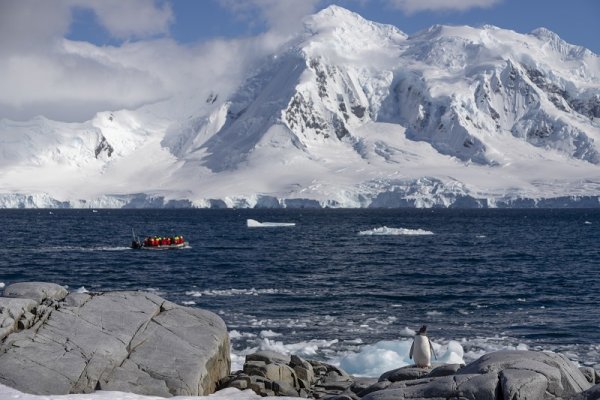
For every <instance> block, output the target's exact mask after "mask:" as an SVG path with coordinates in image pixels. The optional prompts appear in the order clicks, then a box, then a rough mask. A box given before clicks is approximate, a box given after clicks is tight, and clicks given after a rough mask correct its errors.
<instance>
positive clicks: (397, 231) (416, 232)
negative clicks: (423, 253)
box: [358, 226, 433, 236]
mask: <svg viewBox="0 0 600 400" xmlns="http://www.w3.org/2000/svg"><path fill="white" fill-rule="evenodd" d="M358 234H359V235H364V236H379V235H392V236H394V235H396V236H400V235H406V236H420V235H433V232H431V231H426V230H424V229H406V228H388V227H387V226H382V227H380V228H373V229H369V230H367V231H361V232H358Z"/></svg>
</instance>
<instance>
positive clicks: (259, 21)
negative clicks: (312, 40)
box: [68, 0, 600, 54]
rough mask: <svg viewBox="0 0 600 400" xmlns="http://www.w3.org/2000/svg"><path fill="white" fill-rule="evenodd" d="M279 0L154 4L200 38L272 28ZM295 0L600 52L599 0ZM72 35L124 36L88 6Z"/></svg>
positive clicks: (174, 27)
mask: <svg viewBox="0 0 600 400" xmlns="http://www.w3.org/2000/svg"><path fill="white" fill-rule="evenodd" d="M277 1H279V2H281V1H284V0H272V1H269V0H265V1H261V0H256V1H247V0H246V1H242V0H237V1H236V0H169V1H158V2H156V4H159V5H165V4H166V5H168V6H169V7H170V8H171V12H172V14H173V19H172V21H171V23H170V24H169V27H168V32H164V33H163V34H164V35H167V36H170V37H172V38H173V39H175V40H176V41H178V42H179V43H196V42H199V41H207V40H211V39H213V38H215V37H227V38H234V37H244V36H253V35H257V34H260V33H262V32H264V31H266V30H268V29H269V22H270V21H269V20H268V18H269V17H265V16H264V15H262V14H263V9H264V8H268V7H270V3H272V2H277ZM293 1H294V2H296V3H305V7H290V8H291V9H290V10H289V11H290V13H298V14H302V11H307V12H308V11H310V12H314V11H318V10H319V9H322V8H324V7H326V6H328V5H330V4H337V5H340V6H342V7H345V8H347V9H350V10H352V11H355V12H357V13H359V14H361V15H362V16H363V17H365V18H366V19H370V20H372V21H376V22H381V23H386V24H391V25H395V26H397V27H398V28H400V29H401V30H402V31H404V32H405V33H407V34H412V33H415V32H418V31H419V30H421V29H425V28H428V27H429V26H431V25H434V24H451V25H472V26H478V25H483V24H492V25H496V26H499V27H501V28H507V29H512V30H515V31H517V32H521V33H527V32H530V31H531V30H533V29H535V28H538V27H542V26H543V27H546V28H548V29H550V30H552V31H554V32H556V33H557V34H558V35H559V36H560V37H561V38H563V39H564V40H566V41H567V42H569V43H572V44H577V45H581V46H584V47H587V48H589V49H590V50H592V51H594V52H595V53H596V54H600V23H599V21H600V1H598V0H570V1H563V0H457V1H452V0H446V1H444V0H421V1H418V2H417V1H415V4H425V5H427V4H428V3H429V4H430V5H429V9H422V10H419V9H418V8H417V9H416V10H412V9H411V8H410V7H411V5H410V3H411V1H410V0H408V1H403V0H339V1H333V0H323V1H315V0H293ZM236 3H237V4H236ZM240 4H244V5H243V6H241V5H240ZM452 4H455V5H456V8H452ZM440 5H442V6H440ZM412 7H414V6H412ZM299 8H300V9H301V10H300V11H299V10H298V9H299ZM300 17H301V15H298V18H300ZM270 18H277V16H276V15H274V16H272V17H270ZM158 36H160V35H158ZM68 37H69V38H72V39H76V40H86V41H90V42H92V43H95V44H100V45H102V44H117V43H119V41H120V39H119V38H115V37H113V36H111V34H110V33H109V32H108V31H107V30H106V29H105V28H104V27H102V26H101V25H100V24H98V22H97V21H96V18H95V16H94V12H93V11H92V10H90V9H84V8H79V9H75V11H74V18H73V22H72V24H71V27H70V31H69V34H68Z"/></svg>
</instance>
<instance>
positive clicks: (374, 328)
mask: <svg viewBox="0 0 600 400" xmlns="http://www.w3.org/2000/svg"><path fill="white" fill-rule="evenodd" d="M248 218H252V219H256V220H258V221H270V222H295V223H296V226H295V227H281V228H259V229H249V228H247V227H246V219H248ZM0 222H1V223H2V227H3V231H2V237H3V239H2V240H3V242H4V246H3V247H2V248H0V282H4V283H5V284H10V283H13V282H18V281H34V280H37V281H51V282H56V283H59V284H62V285H68V286H69V288H70V289H71V290H75V289H77V288H81V287H85V288H86V289H87V290H90V291H96V290H97V291H104V290H152V291H155V292H156V293H158V294H160V295H161V296H163V297H166V298H168V299H170V300H172V301H175V302H178V303H180V304H182V303H184V302H185V303H186V304H188V305H194V306H198V307H202V308H207V309H210V310H212V311H215V312H217V313H219V314H220V315H221V316H222V317H223V318H224V319H225V321H226V322H227V324H228V326H229V328H230V329H231V330H235V331H236V335H239V337H237V336H236V338H234V341H233V343H234V346H235V347H236V348H237V349H238V350H241V349H243V348H244V347H247V346H252V345H254V344H255V343H256V340H258V339H261V338H262V340H267V339H269V338H270V339H269V340H275V339H273V338H276V340H278V341H282V342H283V343H288V344H292V343H306V342H308V341H310V340H322V341H329V342H327V343H328V345H325V346H322V348H321V349H320V350H323V349H325V350H327V349H330V350H331V349H332V348H333V349H336V350H335V351H348V350H350V351H352V350H355V349H357V348H358V347H360V345H361V344H365V343H374V342H377V341H380V340H397V339H398V338H399V337H400V336H401V333H402V331H403V330H405V329H406V327H409V328H412V329H416V328H418V326H420V325H421V324H428V325H429V330H430V332H431V336H433V337H434V338H437V339H438V340H439V341H441V342H444V341H447V340H450V339H453V340H463V339H464V340H463V346H464V347H465V348H466V350H467V351H469V350H473V351H474V352H477V351H478V349H481V348H484V347H485V346H487V348H488V349H494V346H498V348H502V347H503V346H510V345H513V346H516V345H518V344H519V343H524V344H526V345H527V346H529V347H530V348H542V349H553V350H558V351H563V352H565V353H567V354H568V355H569V356H570V357H571V358H572V359H575V360H579V361H580V362H582V363H588V364H595V363H599V362H600V360H599V359H598V350H600V347H599V345H600V334H599V333H598V327H599V326H600V317H599V316H598V313H597V294H598V290H599V289H600V285H599V280H600V278H599V274H598V265H599V261H598V260H599V259H600V257H599V256H600V250H599V246H598V243H600V233H599V228H600V211H598V210H99V212H96V213H92V211H91V210H53V211H52V214H50V212H49V211H48V210H3V211H0ZM131 228H135V230H136V232H138V233H139V234H140V236H142V235H151V234H158V235H166V234H180V233H181V234H184V235H186V237H187V240H189V242H190V244H191V248H189V249H185V250H180V251H168V252H145V251H134V250H130V249H129V248H128V247H127V246H128V244H129V242H130V240H131ZM384 228H385V229H384ZM365 232H367V233H365ZM368 232H370V233H368ZM426 232H429V233H433V234H424V233H426ZM359 233H363V234H359ZM416 233H420V234H416ZM261 332H262V337H261ZM331 341H334V342H331ZM484 343H485V344H484ZM331 351H334V350H331Z"/></svg>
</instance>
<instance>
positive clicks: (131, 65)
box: [0, 0, 600, 121]
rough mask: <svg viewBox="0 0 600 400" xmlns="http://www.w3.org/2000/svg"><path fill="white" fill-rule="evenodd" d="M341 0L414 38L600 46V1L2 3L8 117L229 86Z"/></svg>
mask: <svg viewBox="0 0 600 400" xmlns="http://www.w3.org/2000/svg"><path fill="white" fill-rule="evenodd" d="M331 4H336V5H339V6H342V7H345V8H347V9H350V10H352V11H355V12H357V13H359V14H361V15H362V16H363V17H365V18H366V19H369V20H372V21H376V22H381V23H387V24H392V25H395V26H397V27H398V28H399V29H401V30H402V31H403V32H405V33H406V34H409V35H410V34H414V33H416V32H418V31H420V30H422V29H426V28H428V27H430V26H431V25H434V24H452V25H458V24H460V25H464V24H466V25H474V26H479V25H483V24H492V25H496V26H499V27H501V28H508V29H512V30H515V31H517V32H520V33H527V32H530V31H531V30H533V29H535V28H538V27H541V26H543V27H546V28H548V29H550V30H552V31H554V32H556V33H557V34H558V35H559V36H560V37H562V38H563V39H564V40H566V41H567V42H569V43H572V44H577V45H582V46H585V47H587V48H589V49H590V50H592V51H594V52H595V53H596V54H600V40H599V39H598V38H600V24H599V23H598V20H600V18H599V17H600V0H570V1H563V0H520V1H519V0H47V1H46V0H0V119H1V118H8V119H13V120H28V119H31V118H33V117H35V116H37V115H42V116H45V117H47V118H51V119H57V120H61V121H85V120H87V119H89V118H92V117H93V116H94V115H95V114H96V113H97V112H99V111H106V110H118V109H121V108H128V109H131V108H137V107H140V106H142V105H144V104H149V103H154V102H157V101H160V100H164V99H167V98H171V97H173V96H174V95H180V94H182V93H192V94H194V93H202V91H203V90H206V88H207V87H208V88H211V90H214V91H216V92H221V93H227V91H229V90H233V89H234V87H235V85H236V84H239V83H240V82H241V81H242V80H243V79H244V76H246V75H247V73H248V70H249V69H250V68H252V65H254V63H256V62H260V60H264V57H266V56H268V55H269V54H273V52H275V51H277V49H278V48H279V46H281V45H283V44H284V43H286V42H287V41H288V40H289V39H290V38H291V37H292V36H293V35H294V34H297V33H299V32H302V30H301V29H302V22H301V21H302V18H303V17H304V16H306V15H309V14H313V13H315V12H317V11H319V10H320V9H322V8H324V7H327V6H329V5H331Z"/></svg>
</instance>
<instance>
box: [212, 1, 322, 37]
mask: <svg viewBox="0 0 600 400" xmlns="http://www.w3.org/2000/svg"><path fill="white" fill-rule="evenodd" d="M220 3H221V5H222V6H223V7H225V8H228V9H229V10H231V11H233V12H234V13H236V14H237V15H238V16H239V17H240V18H244V19H253V18H255V17H257V16H258V18H259V19H261V20H262V22H264V23H265V24H266V25H267V27H268V28H269V30H271V31H273V32H277V33H279V34H290V33H292V32H295V31H297V30H298V29H299V28H300V27H301V24H302V18H303V17H305V16H307V15H309V14H312V13H314V12H315V10H316V7H317V4H319V3H320V0H246V1H243V2H242V1H239V0H220ZM257 14H258V15H257Z"/></svg>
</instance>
